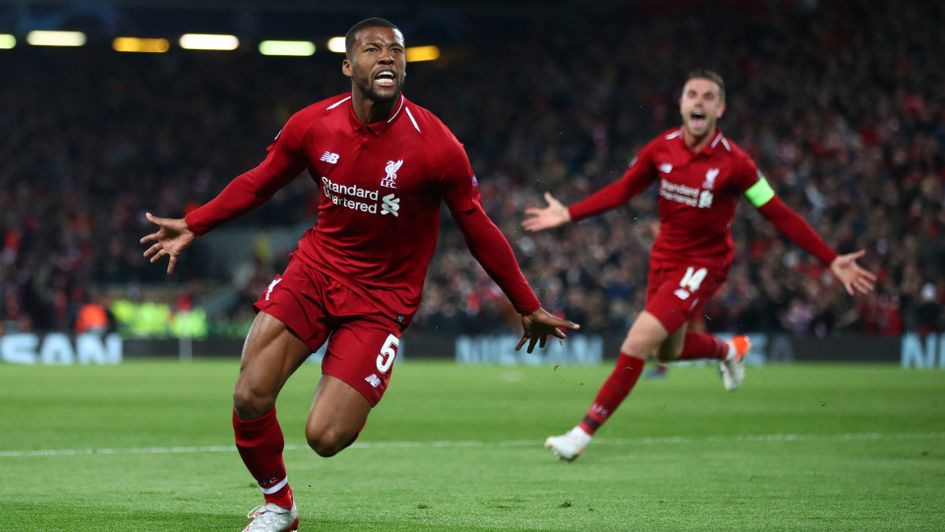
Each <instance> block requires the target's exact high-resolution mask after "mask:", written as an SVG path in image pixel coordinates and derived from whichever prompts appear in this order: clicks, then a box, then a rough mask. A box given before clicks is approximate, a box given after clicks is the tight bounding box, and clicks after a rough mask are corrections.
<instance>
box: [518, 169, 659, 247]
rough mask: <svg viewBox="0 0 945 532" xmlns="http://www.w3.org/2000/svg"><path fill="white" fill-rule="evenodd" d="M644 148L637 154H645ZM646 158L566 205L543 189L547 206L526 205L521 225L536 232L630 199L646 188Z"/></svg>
mask: <svg viewBox="0 0 945 532" xmlns="http://www.w3.org/2000/svg"><path fill="white" fill-rule="evenodd" d="M646 153H647V152H646V151H644V152H642V153H641V157H645V156H646ZM652 179H653V177H652V174H651V172H650V171H649V166H648V163H647V161H646V160H645V159H644V160H636V161H634V162H633V164H631V165H630V168H628V169H627V171H626V172H624V174H623V176H622V177H621V178H620V179H619V180H618V181H614V182H613V183H611V184H609V185H607V186H605V187H604V188H602V189H600V190H598V191H597V192H595V193H593V194H591V195H590V196H588V197H587V198H585V199H583V200H581V201H579V202H577V203H575V204H574V205H571V206H570V207H568V206H566V205H564V204H563V203H561V202H560V201H558V200H557V199H556V198H555V197H554V196H552V195H551V193H550V192H545V201H546V202H548V206H547V207H529V208H527V209H525V216H526V217H525V221H524V222H522V227H523V228H524V229H525V230H526V231H530V232H536V231H543V230H545V229H551V228H554V227H559V226H562V225H564V224H566V223H568V222H570V221H572V220H581V219H583V218H587V217H590V216H594V215H596V214H600V213H603V212H607V211H609V210H610V209H613V208H615V207H619V206H620V205H623V204H625V203H627V202H628V201H630V198H632V197H634V196H636V195H637V194H639V193H640V192H643V191H644V190H646V187H648V186H649V185H650V183H651V182H652Z"/></svg>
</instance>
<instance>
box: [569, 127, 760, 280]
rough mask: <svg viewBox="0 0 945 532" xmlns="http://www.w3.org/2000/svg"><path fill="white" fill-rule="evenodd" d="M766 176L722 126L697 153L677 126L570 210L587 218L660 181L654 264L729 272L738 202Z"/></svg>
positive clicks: (652, 252)
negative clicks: (618, 176) (733, 224)
mask: <svg viewBox="0 0 945 532" xmlns="http://www.w3.org/2000/svg"><path fill="white" fill-rule="evenodd" d="M760 178H762V176H761V175H760V174H759V172H758V169H757V167H756V166H755V163H754V162H753V161H752V160H751V157H749V156H748V155H747V154H746V153H745V152H744V151H742V150H741V149H739V148H738V146H736V145H735V143H734V142H732V141H730V140H728V139H726V138H725V136H724V135H723V134H722V132H721V131H719V132H717V134H716V136H715V137H714V138H713V140H712V142H711V143H709V145H708V146H706V147H705V148H704V149H703V150H702V151H700V152H698V153H695V152H693V151H692V150H690V149H689V148H688V147H687V146H686V144H685V142H684V140H683V132H682V129H681V128H680V129H674V130H671V131H667V132H665V133H664V134H662V135H660V136H658V137H656V138H655V139H653V140H652V141H650V143H649V144H647V145H646V146H645V147H644V148H643V150H641V151H640V153H639V155H638V156H637V158H636V159H634V161H633V162H632V163H631V165H630V168H629V169H628V170H627V172H626V173H625V174H624V175H623V177H622V178H621V179H620V181H617V182H615V183H612V184H611V185H608V186H607V187H605V188H603V189H601V190H600V191H599V192H598V193H596V194H594V195H592V196H591V197H589V198H587V199H585V200H583V201H581V202H578V203H576V204H574V205H572V206H571V207H570V209H569V212H570V214H571V218H572V219H574V220H579V219H581V218H586V217H588V216H591V215H593V214H597V213H599V212H602V211H603V210H606V209H608V208H612V207H613V206H614V205H609V203H610V200H613V199H615V198H616V197H617V196H621V197H622V201H626V200H627V199H629V197H631V196H633V195H635V194H638V193H639V192H641V191H642V190H644V189H645V188H647V187H648V186H649V185H650V184H651V183H653V182H654V181H658V182H659V202H658V203H659V215H660V230H659V234H658V235H657V237H656V241H655V242H654V243H653V249H652V250H651V252H650V263H651V265H656V266H659V265H664V264H665V265H678V264H680V263H684V264H693V265H700V266H706V267H709V268H712V269H714V270H716V271H720V272H724V271H727V270H728V268H729V266H730V265H731V263H732V258H733V255H734V249H735V245H734V242H733V241H732V220H733V219H734V217H735V205H736V204H737V203H738V199H739V198H740V197H741V196H742V195H743V194H744V193H745V191H746V190H748V189H749V188H751V186H752V185H754V184H755V183H756V182H757V181H758V180H759V179H760ZM602 199H603V200H604V201H605V202H606V203H608V205H604V204H603V203H602V202H601V200H602ZM601 207H604V208H601Z"/></svg>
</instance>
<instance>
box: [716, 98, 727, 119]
mask: <svg viewBox="0 0 945 532" xmlns="http://www.w3.org/2000/svg"><path fill="white" fill-rule="evenodd" d="M724 114H725V101H722V102H721V103H720V104H719V115H718V116H717V117H716V118H722V115H724Z"/></svg>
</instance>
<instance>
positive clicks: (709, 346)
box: [669, 305, 751, 392]
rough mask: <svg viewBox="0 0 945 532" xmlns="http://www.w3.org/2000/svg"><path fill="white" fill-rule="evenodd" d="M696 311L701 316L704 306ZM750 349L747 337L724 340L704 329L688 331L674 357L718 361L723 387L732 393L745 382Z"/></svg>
mask: <svg viewBox="0 0 945 532" xmlns="http://www.w3.org/2000/svg"><path fill="white" fill-rule="evenodd" d="M695 311H696V312H697V313H698V315H701V313H702V305H699V306H698V308H696V309H695ZM750 349H751V341H750V340H749V339H748V337H747V336H735V337H733V338H730V339H729V340H722V339H721V338H719V337H717V336H715V335H713V334H710V333H708V332H706V330H705V327H702V329H701V330H693V331H687V332H686V334H685V337H684V338H683V342H682V345H681V347H680V349H679V351H678V352H676V354H675V355H672V356H673V358H675V359H676V360H698V359H714V360H718V361H719V370H720V372H721V374H722V385H723V387H724V388H725V390H726V391H730V392H731V391H734V390H735V389H736V388H738V387H739V386H740V385H741V383H742V381H743V380H745V356H746V355H747V354H748V351H749V350H750ZM669 360H672V358H671V359H669Z"/></svg>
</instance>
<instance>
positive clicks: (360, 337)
mask: <svg viewBox="0 0 945 532" xmlns="http://www.w3.org/2000/svg"><path fill="white" fill-rule="evenodd" d="M337 290H339V291H340V293H345V298H344V300H345V309H347V312H355V313H357V312H363V313H364V314H362V315H358V316H356V317H354V318H348V319H345V320H344V321H342V322H341V323H340V324H339V325H338V326H337V327H336V328H335V330H334V332H333V333H332V336H331V339H330V340H329V341H328V349H327V352H326V354H325V359H324V360H323V361H322V379H321V381H320V382H319V384H318V388H317V390H316V391H315V398H314V400H313V401H312V408H311V411H310V412H309V415H308V422H307V423H306V425H305V437H306V439H307V440H308V444H309V446H310V447H311V448H312V449H313V450H314V451H315V452H316V453H318V454H319V455H320V456H325V457H328V456H333V455H335V454H337V453H338V452H340V451H341V450H343V449H344V448H346V447H348V446H349V445H351V444H352V443H354V441H355V440H356V439H357V437H358V435H359V434H360V433H361V429H362V428H364V424H365V423H366V422H367V418H368V415H369V414H370V413H371V409H372V408H373V407H374V406H375V405H377V403H378V402H379V401H380V400H381V397H382V396H383V395H384V392H385V391H386V390H387V385H388V383H389V382H390V377H391V372H392V371H393V365H394V360H395V358H396V357H397V351H398V348H399V346H400V334H401V332H402V328H401V326H400V325H399V324H397V323H395V322H394V321H392V320H389V319H387V318H386V317H384V316H382V315H380V314H377V311H376V310H375V309H373V308H372V307H370V306H367V305H364V304H362V303H363V300H361V299H360V298H359V297H358V296H356V295H355V294H352V293H350V292H347V289H345V288H337ZM338 299H341V297H339V298H338ZM338 312H339V313H340V312H342V311H341V310H339V311H338Z"/></svg>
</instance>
